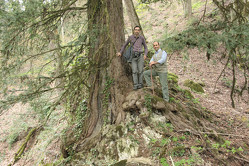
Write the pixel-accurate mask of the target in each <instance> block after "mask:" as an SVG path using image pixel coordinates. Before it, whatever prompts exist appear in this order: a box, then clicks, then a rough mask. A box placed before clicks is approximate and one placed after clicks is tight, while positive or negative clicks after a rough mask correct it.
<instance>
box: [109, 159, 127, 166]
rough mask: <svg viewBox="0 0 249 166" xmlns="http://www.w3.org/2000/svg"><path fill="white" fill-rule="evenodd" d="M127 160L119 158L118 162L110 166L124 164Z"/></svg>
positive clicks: (123, 165)
mask: <svg viewBox="0 0 249 166" xmlns="http://www.w3.org/2000/svg"><path fill="white" fill-rule="evenodd" d="M126 163H127V160H121V161H119V162H118V163H115V164H113V165H111V166H126Z"/></svg>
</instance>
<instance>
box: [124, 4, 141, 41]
mask: <svg viewBox="0 0 249 166" xmlns="http://www.w3.org/2000/svg"><path fill="white" fill-rule="evenodd" d="M124 2H125V6H126V11H127V14H128V17H129V20H130V22H131V26H132V27H131V28H132V30H133V28H134V27H135V26H137V25H138V26H140V27H141V24H140V21H139V18H138V15H137V12H136V9H135V7H134V4H133V1H132V0H124ZM141 35H143V36H144V33H143V29H142V30H141ZM144 37H145V36H144Z"/></svg>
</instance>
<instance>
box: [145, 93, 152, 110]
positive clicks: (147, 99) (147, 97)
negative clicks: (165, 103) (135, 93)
mask: <svg viewBox="0 0 249 166" xmlns="http://www.w3.org/2000/svg"><path fill="white" fill-rule="evenodd" d="M144 99H145V103H144V104H145V107H146V108H147V109H148V111H150V112H151V111H152V96H151V95H149V94H146V95H145V97H144Z"/></svg>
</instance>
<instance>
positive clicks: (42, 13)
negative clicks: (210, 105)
mask: <svg viewBox="0 0 249 166" xmlns="http://www.w3.org/2000/svg"><path fill="white" fill-rule="evenodd" d="M157 1H158V0H155V1H139V2H140V3H141V4H142V3H143V2H146V3H148V4H149V3H154V2H157ZM127 2H128V1H127ZM131 2H132V1H129V4H130V5H127V6H133V4H131ZM164 2H168V1H164ZM189 2H191V1H189ZM242 2H243V3H244V1H242ZM213 3H214V4H216V6H217V10H215V12H214V15H218V14H217V13H218V12H219V14H220V15H221V16H223V17H224V19H223V21H224V20H225V21H224V22H225V23H226V24H224V22H219V21H217V22H215V24H212V25H213V26H212V25H210V26H209V24H208V25H205V24H201V21H202V20H203V21H204V15H203V17H202V18H201V19H200V20H199V22H197V23H195V26H193V27H192V29H191V28H189V29H188V30H186V31H183V32H182V33H179V34H178V35H175V36H170V37H169V38H165V39H164V40H165V41H166V42H165V41H164V43H167V44H168V47H170V48H171V51H172V52H173V51H179V50H180V49H184V48H186V47H198V48H199V49H203V50H204V51H207V57H208V59H209V58H210V55H211V54H212V53H213V52H215V49H217V46H218V44H222V45H223V46H224V47H225V50H226V51H227V54H224V56H225V57H227V59H228V60H227V61H228V62H231V64H232V68H233V70H235V68H236V65H237V64H240V65H241V67H242V68H243V70H244V73H245V87H244V88H243V89H242V91H245V90H246V88H247V87H246V86H247V77H248V75H246V73H248V63H247V62H245V60H248V49H247V48H248V45H246V43H247V44H248V42H247V41H248V29H247V25H248V21H247V19H244V16H243V12H248V8H246V9H243V10H241V13H242V14H240V13H239V11H238V10H235V9H234V10H235V13H233V14H234V16H233V17H234V19H233V20H232V21H231V20H230V21H229V20H228V18H227V17H226V15H227V14H228V13H229V12H230V11H228V7H227V6H226V5H225V3H224V1H218V0H213ZM205 4H206V5H207V2H206V3H205ZM247 4H248V3H247ZM133 7H134V6H133ZM225 7H227V8H225ZM236 9H238V6H237V8H236ZM132 10H135V9H132ZM205 10H206V9H205ZM127 11H129V10H127ZM220 11H221V12H220ZM123 12H124V11H123V2H122V0H63V1H60V0H43V1H41V0H22V1H21V0H20V1H18V0H5V1H1V2H0V46H1V52H0V63H1V65H0V74H1V77H0V96H1V100H0V115H1V114H4V113H5V112H6V111H8V109H9V108H11V107H13V106H14V105H16V104H20V103H22V105H21V106H23V107H25V108H26V107H29V109H30V110H31V111H30V112H29V113H30V114H29V115H27V117H32V118H33V117H35V119H36V120H35V123H34V124H35V125H33V126H28V127H26V128H25V130H24V131H23V133H22V134H20V133H19V135H17V136H15V137H14V136H12V137H11V138H13V137H14V138H15V139H12V140H11V141H9V142H10V143H11V145H12V144H13V143H14V142H16V141H17V140H22V141H23V142H22V143H21V144H20V147H19V148H17V151H16V152H15V154H14V156H13V159H12V160H10V161H9V165H15V164H16V163H18V162H19V163H21V164H23V163H25V164H27V163H28V159H27V158H28V157H27V156H28V154H29V152H30V153H31V152H33V153H34V154H35V153H36V152H37V153H38V152H39V150H40V149H41V147H42V146H43V145H42V146H41V147H39V148H38V149H39V150H38V151H36V152H35V151H32V148H34V147H35V146H36V145H37V144H39V143H40V142H39V141H38V139H39V135H40V134H41V133H42V131H45V130H47V128H49V127H51V126H53V127H57V125H58V126H60V125H61V124H63V123H66V125H64V126H63V127H61V128H63V129H61V128H59V127H58V128H55V129H54V130H58V133H56V134H57V135H56V134H55V135H49V134H47V135H46V134H45V135H46V136H44V134H43V138H44V139H45V138H47V137H51V140H50V142H52V141H53V139H52V138H57V139H56V140H57V141H55V143H54V148H58V147H59V148H58V149H59V151H60V155H59V156H52V155H51V156H52V157H51V156H50V157H51V158H53V159H51V160H47V157H46V155H45V153H43V154H41V155H40V156H39V157H37V158H32V162H31V163H30V165H44V166H47V165H84V166H85V165H86V166H93V165H97V166H102V165H103V166H105V165H113V166H125V165H130V166H132V165H152V166H157V165H163V166H167V165H170V164H172V165H210V164H213V165H229V163H232V164H234V165H246V164H249V161H248V158H247V157H248V147H249V145H248V138H245V137H243V136H240V135H234V134H231V133H232V131H233V130H232V129H230V128H229V129H228V125H227V123H226V122H224V123H221V122H219V120H217V116H215V115H214V114H213V113H211V112H210V111H208V110H207V109H205V108H203V107H202V106H201V105H200V104H199V103H198V102H197V100H196V99H195V98H194V96H193V95H192V94H191V92H190V91H189V90H186V89H182V88H181V87H180V86H179V85H178V76H177V75H175V74H173V73H168V82H169V92H170V102H165V101H164V100H163V99H162V98H161V97H162V93H161V89H160V84H158V86H156V87H155V94H154V92H153V91H152V90H151V89H149V88H143V89H139V90H137V91H133V90H132V77H131V69H130V66H129V64H127V63H126V62H125V61H124V60H123V59H122V58H120V57H117V56H116V53H117V52H118V51H119V49H120V47H121V46H122V44H123V43H124V42H125V33H124V32H125V29H124V28H125V26H126V24H125V23H124V16H123ZM132 12H134V13H135V14H136V12H135V11H132ZM226 12H227V13H226ZM129 14H130V13H129ZM189 14H191V13H189ZM222 14H223V15H222ZM210 17H211V16H210ZM235 23H236V24H235ZM220 34H224V35H223V36H219V35H220ZM190 36H191V37H190ZM217 36H218V37H219V38H218V37H217ZM227 36H228V37H229V38H232V37H234V38H236V39H237V40H239V41H240V44H241V45H237V44H236V43H234V42H233V41H231V40H229V39H227V38H226V37H227ZM215 37H217V38H215ZM198 41H199V42H198ZM218 42H219V43H218ZM162 45H163V44H162ZM236 53H238V54H236ZM155 84H157V83H156V80H155ZM234 87H235V74H234V82H233V87H232V93H231V99H232V100H233V97H232V96H233V91H234ZM241 93H242V92H241ZM232 104H233V105H234V102H233V101H232ZM55 115H57V116H59V120H58V121H57V122H56V123H52V122H53V121H54V119H55ZM23 120H26V119H23ZM48 124H49V125H48ZM51 128H52V127H51ZM23 135H24V136H23ZM58 137H59V138H58ZM234 137H236V138H241V139H239V142H232V140H230V139H231V138H234ZM9 138H10V137H9ZM35 140H37V141H35ZM45 149H46V148H45ZM44 151H45V150H44ZM25 156H26V159H27V162H26V161H25V159H24V157H25ZM47 156H49V155H47ZM0 161H1V154H0ZM34 163H35V164H34Z"/></svg>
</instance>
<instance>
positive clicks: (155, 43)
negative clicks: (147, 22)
mask: <svg viewBox="0 0 249 166" xmlns="http://www.w3.org/2000/svg"><path fill="white" fill-rule="evenodd" d="M153 48H154V49H155V50H156V51H158V50H159V48H160V46H159V44H158V43H157V42H154V43H153Z"/></svg>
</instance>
